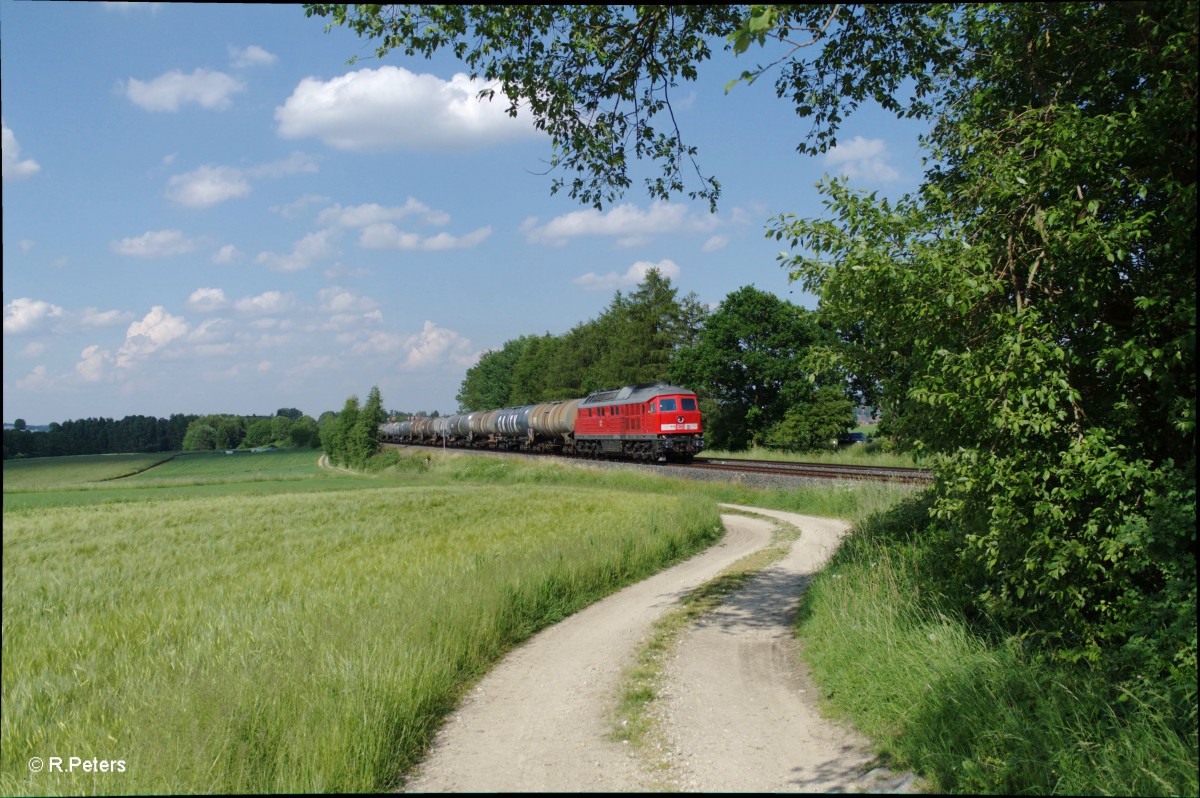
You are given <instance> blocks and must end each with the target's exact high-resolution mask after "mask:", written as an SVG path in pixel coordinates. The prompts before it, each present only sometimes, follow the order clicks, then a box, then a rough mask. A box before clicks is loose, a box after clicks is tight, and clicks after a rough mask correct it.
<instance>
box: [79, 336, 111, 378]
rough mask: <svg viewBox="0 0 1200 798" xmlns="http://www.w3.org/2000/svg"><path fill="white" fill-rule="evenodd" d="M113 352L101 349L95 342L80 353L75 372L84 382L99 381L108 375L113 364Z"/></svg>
mask: <svg viewBox="0 0 1200 798" xmlns="http://www.w3.org/2000/svg"><path fill="white" fill-rule="evenodd" d="M112 362H113V360H112V354H111V353H110V352H109V351H108V350H107V349H101V348H100V347H99V345H97V344H93V345H92V346H89V347H88V348H87V349H84V350H83V351H82V352H80V353H79V362H78V363H76V364H75V373H76V374H78V375H79V378H80V379H82V380H83V381H84V382H99V381H101V380H103V379H104V378H105V376H107V375H108V372H109V367H110V366H111V365H112Z"/></svg>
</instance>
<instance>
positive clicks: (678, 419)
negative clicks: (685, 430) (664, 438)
mask: <svg viewBox="0 0 1200 798" xmlns="http://www.w3.org/2000/svg"><path fill="white" fill-rule="evenodd" d="M675 421H676V422H677V423H679V424H682V423H683V416H675Z"/></svg>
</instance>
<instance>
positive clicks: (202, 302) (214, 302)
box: [187, 288, 228, 313]
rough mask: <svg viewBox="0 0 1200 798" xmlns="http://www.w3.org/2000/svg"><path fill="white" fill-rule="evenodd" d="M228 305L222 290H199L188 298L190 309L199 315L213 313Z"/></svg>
mask: <svg viewBox="0 0 1200 798" xmlns="http://www.w3.org/2000/svg"><path fill="white" fill-rule="evenodd" d="M226 305H228V301H227V300H226V299H225V292H224V291H222V290H221V289H220V288H197V289H196V290H195V291H193V292H192V294H191V296H189V297H188V298H187V306H188V309H189V310H194V311H196V312H198V313H212V312H213V311H216V310H221V309H222V308H224V307H225V306H226Z"/></svg>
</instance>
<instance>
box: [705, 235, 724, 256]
mask: <svg viewBox="0 0 1200 798" xmlns="http://www.w3.org/2000/svg"><path fill="white" fill-rule="evenodd" d="M728 245H729V236H713V237H712V238H710V239H708V240H707V241H705V242H704V246H703V247H701V249H703V250H704V251H705V252H716V251H718V250H722V249H725V247H727V246H728Z"/></svg>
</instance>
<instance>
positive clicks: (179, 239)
mask: <svg viewBox="0 0 1200 798" xmlns="http://www.w3.org/2000/svg"><path fill="white" fill-rule="evenodd" d="M195 248H196V242H195V241H193V240H191V239H188V238H185V237H184V235H183V233H182V232H181V231H179V230H157V231H153V232H148V233H143V234H142V235H140V236H137V237H136V238H122V239H121V240H120V241H114V242H113V243H112V250H113V252H116V253H117V254H118V255H132V256H133V257H137V258H163V257H167V256H170V255H183V254H185V253H188V252H191V251H192V250H194V249H195Z"/></svg>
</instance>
